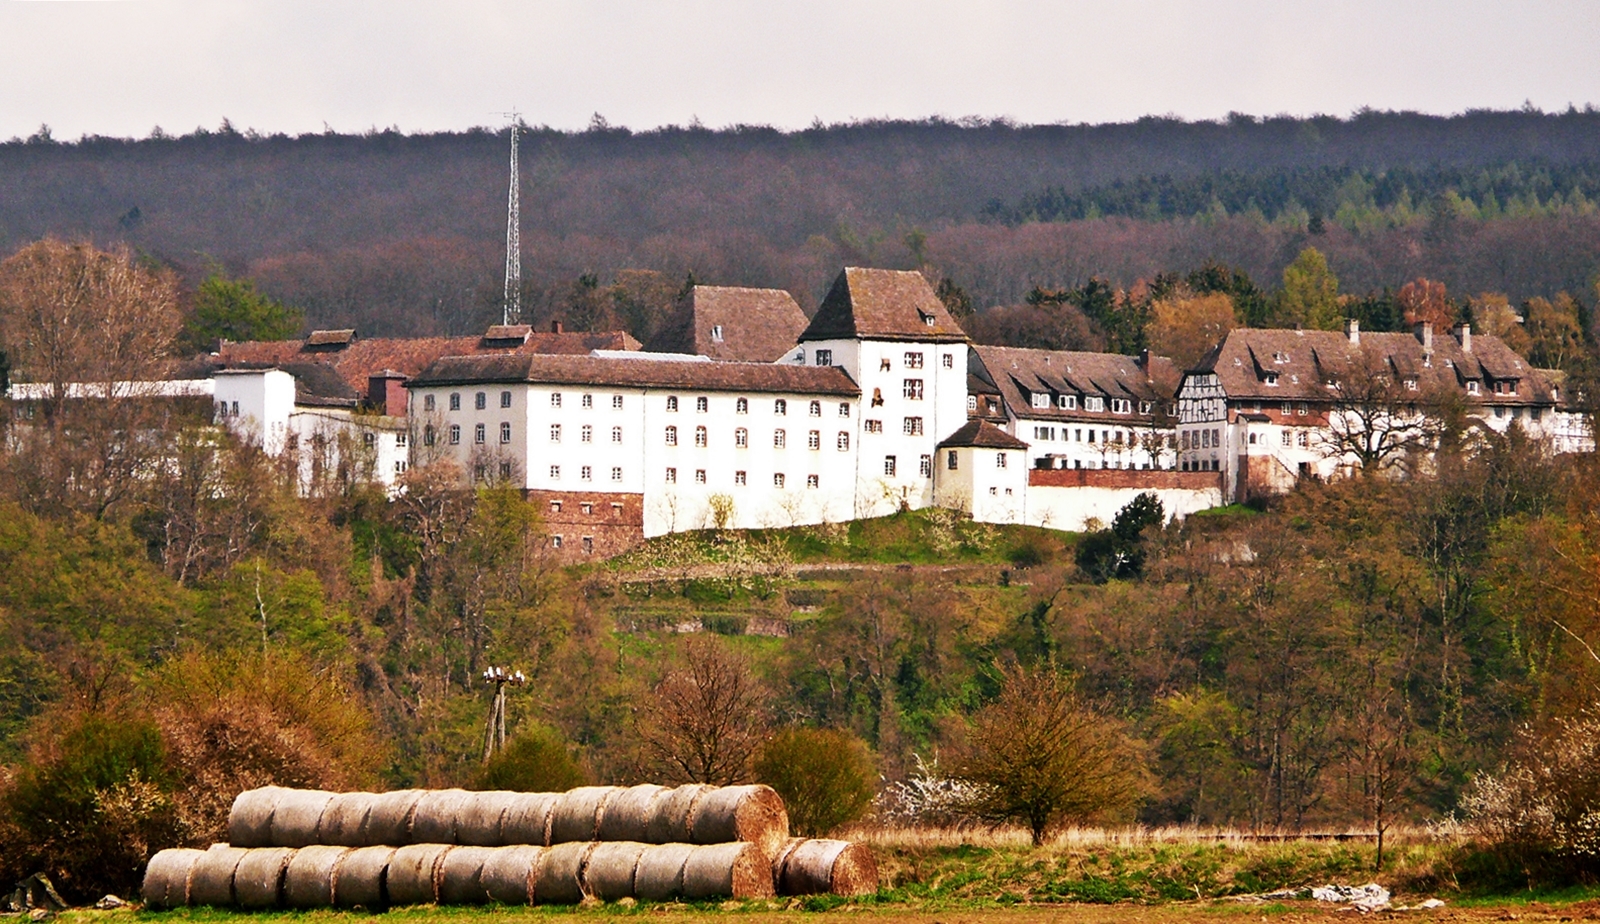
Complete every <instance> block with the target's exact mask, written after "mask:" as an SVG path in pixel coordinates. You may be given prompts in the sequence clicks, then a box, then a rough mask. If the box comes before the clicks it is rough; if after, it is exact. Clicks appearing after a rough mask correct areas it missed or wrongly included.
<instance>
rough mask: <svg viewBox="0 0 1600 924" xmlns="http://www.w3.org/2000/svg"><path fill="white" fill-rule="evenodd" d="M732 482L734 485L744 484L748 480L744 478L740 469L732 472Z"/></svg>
mask: <svg viewBox="0 0 1600 924" xmlns="http://www.w3.org/2000/svg"><path fill="white" fill-rule="evenodd" d="M733 483H734V484H736V485H745V484H748V483H749V482H748V480H747V479H746V478H745V475H744V472H743V471H742V470H741V471H737V472H734V473H733Z"/></svg>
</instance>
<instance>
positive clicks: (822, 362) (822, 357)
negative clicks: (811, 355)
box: [817, 350, 833, 366]
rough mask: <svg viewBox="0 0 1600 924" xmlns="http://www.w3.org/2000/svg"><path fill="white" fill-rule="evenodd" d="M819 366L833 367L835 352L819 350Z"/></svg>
mask: <svg viewBox="0 0 1600 924" xmlns="http://www.w3.org/2000/svg"><path fill="white" fill-rule="evenodd" d="M817 365H819V366H831V365H833V351H832V350H818V351H817Z"/></svg>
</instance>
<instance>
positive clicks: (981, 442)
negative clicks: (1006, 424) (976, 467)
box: [939, 420, 1028, 449]
mask: <svg viewBox="0 0 1600 924" xmlns="http://www.w3.org/2000/svg"><path fill="white" fill-rule="evenodd" d="M966 447H976V448H978V449H1027V448H1028V444H1027V443H1025V442H1023V441H1022V440H1019V439H1017V438H1016V437H1014V436H1012V435H1011V434H1009V433H1007V432H1006V431H1004V430H1002V429H1000V428H999V427H997V426H995V425H994V424H992V423H990V422H988V421H987V420H969V421H967V422H966V423H965V424H962V425H961V429H959V430H957V431H956V432H954V433H952V434H950V435H949V436H947V437H945V438H944V439H943V440H941V441H940V442H939V448H940V449H961V448H966Z"/></svg>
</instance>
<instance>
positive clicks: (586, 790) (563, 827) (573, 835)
mask: <svg viewBox="0 0 1600 924" xmlns="http://www.w3.org/2000/svg"><path fill="white" fill-rule="evenodd" d="M619 791H621V787H617V786H579V787H578V788H577V789H570V790H568V791H566V792H564V793H562V794H561V796H560V798H558V799H557V800H556V805H555V808H554V809H553V810H552V811H551V813H550V843H552V844H564V843H567V842H569V841H592V840H594V839H595V835H596V834H599V833H600V820H601V815H603V814H604V813H605V809H606V800H608V799H610V798H611V795H612V794H613V793H615V792H619Z"/></svg>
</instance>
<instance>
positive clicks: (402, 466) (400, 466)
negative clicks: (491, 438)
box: [394, 459, 511, 478]
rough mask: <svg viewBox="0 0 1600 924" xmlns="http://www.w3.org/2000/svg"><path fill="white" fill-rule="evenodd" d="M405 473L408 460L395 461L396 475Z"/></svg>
mask: <svg viewBox="0 0 1600 924" xmlns="http://www.w3.org/2000/svg"><path fill="white" fill-rule="evenodd" d="M405 471H406V460H404V459H396V460H394V473H395V474H396V475H403V474H405ZM506 477H508V478H509V477H511V476H510V475H509V474H508V475H507V476H506Z"/></svg>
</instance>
